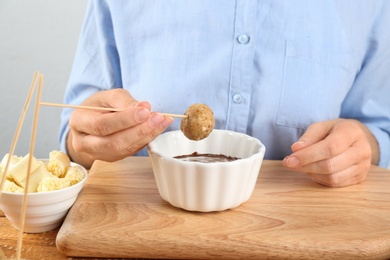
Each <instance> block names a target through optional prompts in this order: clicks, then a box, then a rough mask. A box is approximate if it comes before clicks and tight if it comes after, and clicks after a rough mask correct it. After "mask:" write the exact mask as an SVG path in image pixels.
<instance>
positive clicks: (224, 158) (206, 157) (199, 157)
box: [174, 152, 240, 163]
mask: <svg viewBox="0 0 390 260" xmlns="http://www.w3.org/2000/svg"><path fill="white" fill-rule="evenodd" d="M174 158H176V159H180V160H183V161H191V162H202V163H214V162H231V161H235V160H238V159H240V158H238V157H233V156H229V155H223V154H210V153H203V154H201V153H198V152H194V153H192V154H186V155H178V156H175V157H174Z"/></svg>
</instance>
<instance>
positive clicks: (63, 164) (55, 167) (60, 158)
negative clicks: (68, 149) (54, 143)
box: [46, 150, 70, 177]
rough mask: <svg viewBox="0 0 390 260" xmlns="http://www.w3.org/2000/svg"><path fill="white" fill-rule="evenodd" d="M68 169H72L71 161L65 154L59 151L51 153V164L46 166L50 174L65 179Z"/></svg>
mask: <svg viewBox="0 0 390 260" xmlns="http://www.w3.org/2000/svg"><path fill="white" fill-rule="evenodd" d="M68 167H70V160H69V157H68V156H67V155H66V154H65V153H63V152H61V151H57V150H54V151H52V152H50V154H49V163H48V164H47V166H46V168H47V170H48V171H49V172H51V173H52V174H53V175H55V176H57V177H63V175H64V174H65V173H66V170H67V169H68Z"/></svg>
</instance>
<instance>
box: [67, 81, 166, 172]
mask: <svg viewBox="0 0 390 260" xmlns="http://www.w3.org/2000/svg"><path fill="white" fill-rule="evenodd" d="M82 105H85V106H98V107H110V108H123V109H124V110H123V111H120V112H106V111H98V110H87V109H75V110H74V111H73V112H72V114H71V117H70V120H69V126H70V132H69V134H68V136H67V150H68V153H69V156H70V157H71V158H72V160H73V161H74V162H77V163H80V164H82V165H83V166H85V167H87V168H89V167H90V166H91V165H92V163H93V161H94V160H97V159H99V160H104V161H110V162H112V161H116V160H120V159H123V158H125V157H128V156H130V155H134V154H135V153H137V152H138V151H139V150H141V149H142V148H143V147H144V146H145V145H147V144H148V143H149V142H150V141H152V140H153V139H154V138H156V137H157V136H158V135H159V134H161V133H162V132H163V131H164V130H165V129H166V128H167V127H168V126H169V125H170V124H171V123H172V122H173V118H172V117H164V116H163V115H161V114H159V113H155V112H150V110H151V106H150V104H149V103H148V102H138V101H137V100H135V99H134V98H133V97H132V96H131V95H130V93H129V92H128V91H126V90H124V89H113V90H108V91H102V92H98V93H96V94H94V95H92V96H91V97H89V98H88V99H86V100H85V101H84V102H83V103H82Z"/></svg>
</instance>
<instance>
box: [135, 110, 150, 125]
mask: <svg viewBox="0 0 390 260" xmlns="http://www.w3.org/2000/svg"><path fill="white" fill-rule="evenodd" d="M149 114H150V113H149V110H147V109H146V108H141V109H138V110H137V112H135V120H137V121H139V122H142V121H145V120H146V119H147V118H148V117H149Z"/></svg>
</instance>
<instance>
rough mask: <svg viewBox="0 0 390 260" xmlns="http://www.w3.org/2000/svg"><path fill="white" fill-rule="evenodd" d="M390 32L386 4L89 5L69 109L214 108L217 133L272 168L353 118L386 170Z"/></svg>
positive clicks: (267, 0) (64, 127)
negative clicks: (128, 99)
mask: <svg viewBox="0 0 390 260" xmlns="http://www.w3.org/2000/svg"><path fill="white" fill-rule="evenodd" d="M389 28H390V1H386V0H383V1H379V0H366V1H363V0H359V1H357V0H350V1H348V0H334V1H332V0H321V1H313V0H296V1H291V0H288V1H287V0H286V1H275V0H262V1H260V0H259V1H255V0H237V1H231V0H219V1H217V0H213V1H209V0H196V1H189V0H186V1H182V0H165V1H158V0H131V1H125V0H123V1H121V0H115V1H103V0H97V1H91V2H89V6H88V10H87V14H86V18H85V22H84V26H83V29H82V32H81V36H80V40H79V45H78V50H77V53H76V57H75V62H74V66H73V70H72V73H71V76H70V79H69V83H68V86H67V89H66V96H65V102H66V103H71V104H80V103H82V102H83V100H84V99H86V98H87V97H88V96H90V95H92V94H93V93H96V92H98V91H101V90H107V89H112V88H125V89H127V90H128V91H129V92H130V93H131V94H132V95H133V97H134V98H136V99H137V100H140V101H142V100H147V101H149V102H150V103H151V105H152V109H153V110H154V111H159V112H166V113H177V114H183V113H184V112H185V110H186V109H187V108H188V106H190V105H191V104H193V103H204V104H207V105H209V106H210V107H211V109H212V110H213V111H214V114H215V117H216V128H218V129H230V130H234V131H237V132H243V133H247V134H249V135H251V136H255V137H257V138H259V139H260V140H261V141H262V142H263V143H264V144H265V146H266V148H267V151H266V155H265V158H266V159H283V158H284V156H286V155H288V154H290V153H291V149H290V146H291V144H292V143H294V142H295V141H297V140H298V138H299V137H300V136H301V135H302V133H304V131H305V130H306V128H307V127H308V126H309V125H310V124H312V123H314V122H319V121H324V120H329V119H335V118H340V117H341V118H355V119H358V120H360V121H361V122H363V123H365V124H366V125H367V126H368V127H369V128H370V130H371V131H372V132H373V134H374V135H375V137H376V138H377V140H378V142H379V145H380V165H381V166H387V165H388V163H389V161H390V29H389ZM70 113H71V110H70V109H64V111H63V117H62V124H61V132H60V140H61V145H62V149H63V150H65V136H66V134H67V132H68V130H69V128H68V120H69V116H70ZM179 125H180V120H178V119H176V120H175V122H174V123H173V125H172V126H171V127H170V130H172V129H179ZM141 154H142V155H146V151H145V150H144V151H142V152H141Z"/></svg>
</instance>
